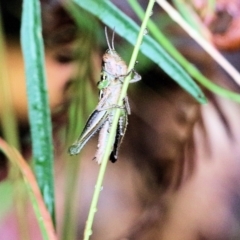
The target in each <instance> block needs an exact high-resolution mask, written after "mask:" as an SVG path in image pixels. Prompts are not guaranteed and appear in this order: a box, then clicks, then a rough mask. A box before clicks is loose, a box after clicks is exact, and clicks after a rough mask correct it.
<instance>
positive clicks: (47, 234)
mask: <svg viewBox="0 0 240 240" xmlns="http://www.w3.org/2000/svg"><path fill="white" fill-rule="evenodd" d="M0 150H1V151H2V152H3V153H4V154H5V155H6V157H7V158H8V159H9V160H10V161H11V162H12V163H13V164H14V165H15V166H16V167H17V168H18V169H19V171H20V172H21V174H22V176H23V180H24V183H25V185H26V187H27V190H28V193H29V195H30V199H31V202H32V205H33V208H34V211H35V213H36V216H37V220H38V223H39V226H40V229H41V232H42V235H43V239H44V240H56V239H57V237H56V234H55V230H54V226H53V223H52V220H51V217H50V214H49V212H48V210H47V208H46V206H45V204H44V201H43V199H42V195H41V192H40V190H39V187H38V184H37V182H36V178H35V176H34V174H33V172H32V170H31V168H30V167H29V166H28V164H27V162H26V161H25V160H24V159H23V158H22V156H21V155H20V153H19V152H18V151H17V150H16V149H15V148H13V147H10V146H9V145H8V144H7V143H6V142H5V141H4V140H3V139H1V138H0Z"/></svg>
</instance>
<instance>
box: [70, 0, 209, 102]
mask: <svg viewBox="0 0 240 240" xmlns="http://www.w3.org/2000/svg"><path fill="white" fill-rule="evenodd" d="M74 1H75V2H76V3H77V4H79V6H80V7H82V8H83V9H85V10H87V11H89V12H91V13H92V14H93V15H95V16H96V17H98V18H99V19H100V20H101V21H102V22H103V23H105V24H106V25H107V26H109V27H111V28H115V31H116V32H117V33H118V34H119V35H120V36H122V37H123V38H125V39H126V40H127V41H129V42H130V43H131V44H133V45H134V44H135V41H136V39H137V35H138V32H139V29H140V28H139V26H137V24H136V23H135V22H133V20H131V19H130V18H129V17H128V16H126V15H125V14H124V13H123V12H121V11H120V10H119V9H118V8H117V7H116V6H115V5H113V4H112V3H111V2H110V1H106V0H101V1H95V0H74ZM89 6H91V7H89ZM141 52H142V53H143V54H144V55H146V56H147V57H148V58H149V59H151V60H152V61H153V62H154V63H156V64H157V65H158V66H159V67H160V68H161V69H162V70H163V71H165V72H166V73H167V74H168V75H169V76H170V77H171V78H172V79H173V80H175V81H176V82H177V83H178V84H179V85H180V86H181V87H182V88H184V89H185V90H186V91H187V92H188V93H190V94H191V95H192V96H193V97H194V98H195V99H196V100H197V101H199V102H200V103H205V102H206V98H205V96H204V94H203V92H202V91H201V89H200V88H199V87H198V85H197V84H196V83H195V82H194V81H193V80H192V79H191V77H190V76H189V75H188V74H187V73H186V72H185V71H184V70H183V69H182V67H181V66H180V65H179V64H178V63H177V62H176V61H175V60H174V59H173V58H172V57H171V56H170V55H169V54H168V53H167V52H166V51H165V50H164V49H163V48H162V47H161V46H160V45H159V44H158V43H157V42H156V41H155V40H153V39H152V38H151V37H150V36H148V35H146V36H145V37H144V40H143V43H142V46H141Z"/></svg>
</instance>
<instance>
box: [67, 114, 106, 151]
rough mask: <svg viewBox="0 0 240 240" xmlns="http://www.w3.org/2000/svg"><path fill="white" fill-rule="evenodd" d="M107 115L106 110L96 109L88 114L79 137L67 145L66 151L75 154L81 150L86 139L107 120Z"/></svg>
mask: <svg viewBox="0 0 240 240" xmlns="http://www.w3.org/2000/svg"><path fill="white" fill-rule="evenodd" d="M107 116H108V113H107V111H98V110H95V111H94V112H93V113H92V114H91V115H90V117H89V118H88V120H87V123H86V125H85V127H84V129H83V131H82V133H81V135H80V137H79V138H78V139H77V141H76V142H75V143H73V144H72V145H71V146H70V147H69V149H68V152H69V154H70V155H76V154H78V153H79V152H80V151H81V149H82V148H83V147H84V145H85V144H86V143H87V141H88V140H89V139H90V138H91V137H92V136H93V135H94V134H95V133H97V132H98V131H99V130H100V129H101V127H102V126H103V124H104V123H105V122H106V120H107Z"/></svg>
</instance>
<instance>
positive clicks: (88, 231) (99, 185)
mask: <svg viewBox="0 0 240 240" xmlns="http://www.w3.org/2000/svg"><path fill="white" fill-rule="evenodd" d="M154 3H155V0H150V1H149V3H148V7H147V9H146V13H145V17H144V19H143V22H142V25H141V28H140V31H139V34H138V37H137V41H136V44H135V47H134V49H133V53H132V56H131V59H130V63H129V65H128V71H130V70H132V69H133V68H134V65H135V63H136V60H137V55H138V52H139V50H140V46H141V43H142V40H143V36H144V35H145V31H146V26H147V22H148V19H149V18H150V16H151V12H152V9H153V6H154ZM130 79H131V76H127V77H126V78H125V79H124V83H123V86H122V90H121V93H120V96H119V99H118V103H117V105H119V106H122V103H123V99H124V97H125V96H126V92H127V88H128V85H129V81H130ZM119 117H120V109H119V108H117V109H116V110H115V113H114V116H113V122H112V124H111V127H110V130H109V138H108V140H107V144H106V149H105V152H104V155H103V159H102V161H101V162H102V163H101V167H100V170H99V174H98V178H97V182H96V185H95V190H94V193H93V198H92V202H91V206H90V210H89V214H88V219H87V221H86V226H85V231H84V240H88V239H89V237H90V236H91V235H92V224H93V220H94V216H95V213H96V211H97V202H98V199H99V195H100V192H101V190H102V184H103V178H104V175H105V171H106V167H107V163H108V159H109V156H110V152H111V150H112V145H113V142H114V138H115V135H116V129H117V123H118V120H119Z"/></svg>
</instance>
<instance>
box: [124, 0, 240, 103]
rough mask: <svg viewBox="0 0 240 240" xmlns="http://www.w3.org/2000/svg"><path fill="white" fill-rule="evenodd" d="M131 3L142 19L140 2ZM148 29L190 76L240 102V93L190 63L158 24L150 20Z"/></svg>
mask: <svg viewBox="0 0 240 240" xmlns="http://www.w3.org/2000/svg"><path fill="white" fill-rule="evenodd" d="M128 2H129V4H130V5H131V7H132V8H133V10H134V11H135V13H136V14H137V15H138V17H139V18H140V19H143V17H144V11H143V9H142V8H141V6H140V5H139V4H138V2H137V0H128ZM148 29H149V31H150V32H151V34H152V35H153V36H154V37H155V39H156V40H157V41H158V42H159V43H160V44H161V45H162V46H163V47H164V48H165V49H166V50H167V52H168V53H169V54H170V55H171V56H172V57H174V59H175V60H177V62H178V63H179V64H180V65H181V66H182V67H183V68H184V69H185V70H186V71H187V72H188V74H189V75H190V76H192V77H193V78H194V79H195V81H197V82H199V83H200V84H201V85H202V86H203V87H205V88H206V89H208V90H210V91H212V92H214V93H215V94H218V95H220V96H222V97H225V98H228V99H231V100H233V101H236V102H240V94H238V93H236V92H233V91H230V90H228V89H225V88H223V87H221V86H219V85H217V84H215V83H214V82H212V81H211V80H210V79H208V78H207V77H206V76H204V75H203V74H202V73H201V72H200V71H199V70H198V69H197V67H195V66H194V65H193V64H192V63H190V62H189V61H188V60H187V59H186V58H185V57H184V56H183V55H182V54H181V53H180V52H179V51H178V50H177V49H176V48H175V47H174V46H173V45H172V43H171V42H170V41H169V40H168V39H167V37H166V36H164V34H163V33H162V32H161V31H160V30H159V28H158V26H157V25H156V24H155V23H154V22H153V21H152V20H149V21H148Z"/></svg>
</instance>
